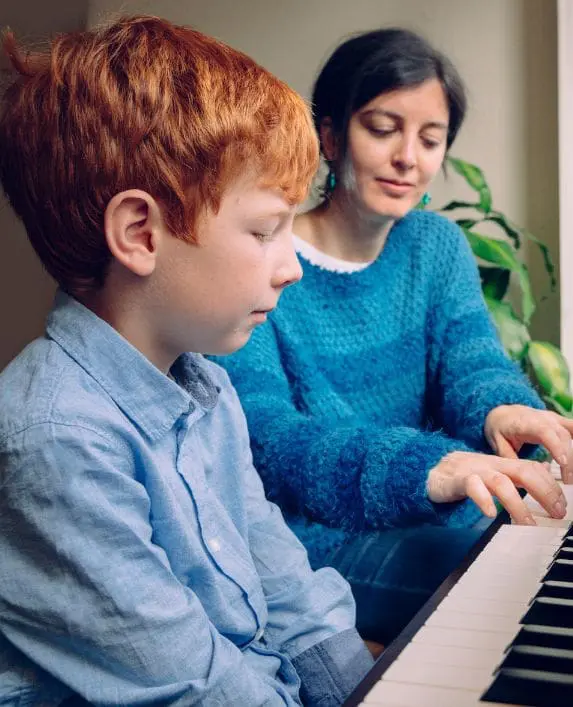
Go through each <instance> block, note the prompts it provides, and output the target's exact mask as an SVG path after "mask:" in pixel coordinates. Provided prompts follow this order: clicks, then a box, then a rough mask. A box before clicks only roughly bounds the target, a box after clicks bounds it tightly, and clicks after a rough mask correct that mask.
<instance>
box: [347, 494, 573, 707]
mask: <svg viewBox="0 0 573 707" xmlns="http://www.w3.org/2000/svg"><path fill="white" fill-rule="evenodd" d="M563 491H564V493H565V496H566V498H567V502H568V508H567V516H566V517H565V518H564V519H562V520H555V519H553V518H550V517H549V515H548V514H547V513H546V511H544V509H543V508H542V507H541V506H540V505H539V504H538V503H537V502H535V501H534V500H533V499H532V498H531V497H529V496H527V497H526V498H525V501H526V503H527V504H528V505H529V506H530V508H531V511H532V513H533V515H534V517H535V519H536V521H537V523H538V526H537V527H534V526H518V525H502V524H496V525H492V526H491V527H490V529H488V531H486V535H487V536H490V539H489V542H488V539H487V538H486V537H484V543H487V544H485V545H484V546H483V549H481V552H479V550H477V552H479V554H478V555H477V557H476V558H475V560H474V561H473V562H472V563H471V564H469V565H468V567H467V569H466V570H465V572H464V571H463V570H462V571H461V572H460V573H459V574H460V576H459V578H458V577H454V578H453V579H450V581H449V582H446V583H445V585H446V586H447V585H448V584H449V585H450V586H451V588H450V590H449V591H447V593H446V594H445V595H442V596H444V598H443V599H441V600H440V598H438V599H434V604H435V606H433V607H429V608H427V609H426V611H424V609H422V611H421V612H420V614H425V615H426V620H425V623H423V625H421V620H420V618H419V616H420V615H418V617H415V618H414V619H413V620H412V623H411V624H410V625H409V626H408V627H407V628H406V629H405V631H404V632H403V633H402V634H401V635H400V636H399V637H398V638H397V639H396V641H394V643H392V644H391V645H390V646H389V647H388V649H387V650H386V651H385V652H384V653H383V654H382V656H381V658H380V659H379V660H378V661H377V663H376V664H375V665H374V667H373V668H372V670H371V671H370V673H369V674H368V675H367V676H366V678H365V679H364V681H363V683H362V684H361V685H359V686H358V688H357V689H356V690H355V691H354V693H353V694H352V695H351V696H350V697H349V699H348V700H347V701H346V703H345V706H347V707H357V706H360V707H373V706H375V705H380V706H383V707H488V706H489V707H493V706H494V705H495V706H497V707H501V706H502V705H504V706H505V707H507V705H513V706H514V707H524V706H526V705H527V706H530V705H531V706H533V707H549V706H551V707H569V706H571V705H573V524H572V521H573V485H569V486H563ZM442 590H443V587H442ZM437 594H439V592H438V593H437ZM435 596H436V595H435ZM431 602H432V600H430V602H428V604H430V603H431ZM432 609H433V611H432ZM422 620H423V617H422ZM412 624H417V625H416V626H414V628H413V629H412ZM418 626H421V627H420V628H418ZM404 634H406V635H405V636H404ZM408 634H409V635H408ZM401 639H402V640H401ZM408 639H409V640H408ZM404 640H406V641H408V642H407V643H406V645H405V647H403V648H402V646H403V644H404ZM395 644H396V645H397V646H398V647H396V646H395ZM387 654H388V655H387ZM374 674H376V678H377V677H380V675H382V677H381V679H379V680H378V681H377V682H375V680H376V678H375V677H373V676H374Z"/></svg>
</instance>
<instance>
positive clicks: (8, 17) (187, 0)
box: [0, 0, 559, 368]
mask: <svg viewBox="0 0 573 707" xmlns="http://www.w3.org/2000/svg"><path fill="white" fill-rule="evenodd" d="M0 3H3V4H4V5H6V7H4V6H3V5H2V4H0V24H6V23H10V24H12V25H13V26H14V27H15V28H16V29H19V28H22V30H23V31H25V32H27V33H30V34H33V35H34V34H45V33H47V32H50V31H53V30H62V29H67V28H69V27H74V26H77V25H79V24H81V23H82V21H83V17H84V10H85V8H86V4H87V6H88V10H87V21H88V24H93V23H94V22H98V21H99V20H100V19H103V18H107V17H108V16H109V14H110V13H117V12H126V13H131V12H149V13H154V14H158V15H162V16H164V17H168V18H169V19H172V20H174V21H176V22H182V23H188V24H193V25H195V26H196V27H198V28H199V29H202V30H203V31H205V32H209V33H211V34H214V35H216V36H218V37H220V38H221V39H223V40H225V41H227V42H229V43H230V44H232V45H233V46H236V47H238V48H240V49H243V50H244V51H246V52H247V53H249V54H251V55H252V56H254V57H255V58H256V59H257V60H258V61H259V62H261V63H262V64H264V65H265V66H267V67H268V68H269V69H271V70H272V71H274V72H275V73H277V74H278V75H279V76H281V77H282V78H283V79H284V80H286V81H287V82H289V83H290V84H291V85H293V86H294V87H295V88H297V89H298V90H299V91H301V92H302V93H304V94H305V95H308V93H309V90H310V86H311V84H312V80H313V77H314V75H315V73H316V70H317V68H318V66H319V64H320V63H321V62H322V61H323V60H324V58H325V57H326V56H327V55H328V53H329V52H330V50H331V49H332V48H333V47H334V46H335V45H336V43H337V42H338V40H339V38H340V37H342V36H344V35H346V34H349V33H351V32H354V31H357V30H366V29H370V28H374V27H379V26H383V25H390V24H396V25H402V26H407V27H411V28H413V29H415V30H418V31H421V32H423V33H424V34H425V35H426V36H427V37H428V38H429V39H430V40H431V41H433V42H434V43H436V44H437V45H438V46H439V47H441V48H442V49H443V50H444V51H445V52H446V53H447V54H449V55H450V57H451V58H452V59H453V60H454V62H455V63H456V64H457V66H458V68H459V70H460V72H461V73H462V75H463V76H464V78H465V80H466V82H467V84H468V87H469V91H470V102H471V108H470V113H469V116H468V119H467V122H466V124H465V125H464V128H463V130H462V132H461V134H460V137H459V140H458V142H457V143H456V145H455V146H454V150H453V153H454V154H455V155H458V156H460V157H463V158H464V159H467V160H469V161H474V162H476V163H477V164H479V165H480V166H481V167H482V168H483V169H484V171H485V172H486V175H487V177H488V180H489V182H490V184H491V187H492V192H493V195H494V204H495V206H496V207H497V208H499V209H501V210H503V211H505V212H506V213H507V215H508V216H510V217H512V218H513V219H514V220H515V221H516V222H518V223H520V224H522V225H525V226H527V227H528V228H529V229H531V230H532V231H534V232H535V233H536V234H537V235H538V236H539V237H541V238H542V239H543V240H545V241H546V242H547V243H548V244H549V245H550V247H551V249H552V252H553V255H554V258H555V260H556V261H557V260H558V232H557V226H558V224H557V219H558V214H557V206H558V203H557V137H556V124H557V117H556V114H557V107H556V103H557V97H556V91H557V89H556V8H555V0H431V2H428V1H427V0H288V2H279V1H278V0H240V1H239V0H123V1H122V2H120V1H119V0H75V1H74V0H70V2H69V4H66V3H64V2H63V0H59V2H58V0H53V2H51V3H44V2H42V1H41V0H38V2H37V3H33V2H31V1H30V0H20V1H19V2H15V1H14V0H0ZM33 5H34V8H33V9H32V6H33ZM454 196H455V197H457V198H459V197H462V198H465V197H466V196H469V194H467V193H466V192H465V191H464V189H463V187H462V185H461V183H460V182H459V181H458V180H457V179H456V177H455V176H452V177H451V178H450V179H449V182H447V183H440V184H437V185H436V186H435V189H434V201H433V205H439V204H441V203H443V202H445V200H446V199H449V198H452V197H454ZM0 229H1V232H2V235H3V236H4V248H3V249H2V259H1V262H0V322H1V324H2V329H1V332H2V334H0V368H1V367H2V365H3V363H5V362H6V361H7V360H8V358H9V357H10V356H11V355H13V353H14V352H15V351H16V350H17V349H18V348H20V347H21V345H22V344H23V343H24V342H25V341H27V340H28V339H29V338H31V337H32V336H34V335H35V334H36V333H37V331H39V328H40V326H41V322H42V319H43V316H44V313H45V311H46V308H47V306H49V302H50V299H51V285H50V283H49V280H48V278H47V277H46V276H45V275H44V274H43V273H42V271H41V269H40V268H39V267H38V266H37V265H36V263H35V261H34V260H33V257H32V256H31V253H30V249H29V246H28V245H27V243H26V242H25V239H24V237H23V233H22V231H21V228H20V227H18V226H16V224H15V222H14V220H13V219H12V217H11V216H10V215H8V214H7V213H6V211H5V209H2V208H0ZM529 261H530V265H531V270H532V275H533V279H534V282H535V283H537V284H539V283H541V282H542V281H543V278H542V269H541V261H540V259H539V258H538V257H537V254H536V253H535V252H532V253H531V254H530V255H529ZM534 334H535V335H536V336H539V337H542V338H548V339H550V340H552V341H558V337H559V300H558V297H557V296H555V295H553V296H552V297H550V298H549V299H548V300H547V301H546V302H544V303H543V304H542V305H541V306H540V309H539V312H538V314H537V316H536V318H535V320H534Z"/></svg>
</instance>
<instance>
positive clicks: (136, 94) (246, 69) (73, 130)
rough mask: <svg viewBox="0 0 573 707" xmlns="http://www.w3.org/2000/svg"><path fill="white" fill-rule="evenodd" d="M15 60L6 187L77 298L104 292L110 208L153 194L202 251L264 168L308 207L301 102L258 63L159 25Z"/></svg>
mask: <svg viewBox="0 0 573 707" xmlns="http://www.w3.org/2000/svg"><path fill="white" fill-rule="evenodd" d="M4 49H5V51H6V53H7V54H8V56H9V57H10V59H11V61H12V65H13V66H14V68H15V69H16V70H17V71H18V73H19V74H20V76H19V77H18V78H17V79H16V81H15V82H14V83H13V84H12V85H11V86H9V88H8V89H7V91H6V92H5V94H4V97H3V102H2V105H1V113H0V179H1V181H2V184H3V186H4V190H5V192H6V194H7V196H8V198H9V200H10V202H11V204H12V206H13V208H14V210H15V211H16V213H17V214H18V215H19V216H20V218H21V219H22V221H23V222H24V225H25V226H26V230H27V232H28V235H29V238H30V240H31V242H32V245H33V246H34V248H35V250H36V251H37V253H38V255H39V256H40V258H41V260H42V262H43V263H44V266H45V267H46V269H47V270H48V272H49V273H50V274H51V275H52V276H53V277H54V278H55V280H56V281H57V282H58V283H59V284H60V286H61V287H63V288H64V289H65V290H66V291H68V292H69V293H71V294H80V293H82V292H87V291H89V290H91V289H93V288H95V287H99V286H101V285H102V284H103V282H104V278H105V273H106V269H107V265H108V263H109V260H110V257H111V256H110V253H109V251H108V248H107V245H106V242H105V238H104V233H103V216H104V212H105V209H106V206H107V204H108V203H109V201H110V199H111V198H112V197H113V196H114V195H115V194H117V193H119V192H121V191H124V190H126V189H131V188H137V189H143V190H145V191H147V192H149V194H151V195H152V196H153V197H155V198H156V199H157V200H158V201H159V202H160V203H161V204H162V206H163V207H164V209H163V210H164V216H165V219H166V223H167V226H168V227H169V228H170V230H171V231H172V232H173V233H174V235H176V236H177V237H179V238H182V239H186V240H193V238H194V234H193V230H194V226H195V223H196V219H197V216H198V214H199V211H200V210H201V209H202V208H203V207H205V206H207V207H210V208H211V209H213V210H217V208H218V206H219V203H220V199H221V196H222V194H223V191H224V189H225V188H226V186H228V184H229V182H230V181H231V180H232V179H233V178H234V177H236V176H238V174H239V172H241V171H243V170H245V168H248V167H250V168H254V169H255V170H256V173H258V174H260V176H261V184H263V185H264V186H268V187H273V188H278V189H280V190H282V192H283V193H284V195H285V196H286V198H287V200H288V201H289V202H291V203H297V202H300V201H302V200H303V199H304V196H305V194H306V193H307V190H308V186H309V184H310V181H311V179H312V176H313V174H314V172H315V170H316V167H317V162H318V149H317V141H316V137H315V134H314V130H313V127H312V121H311V118H310V115H309V112H308V109H307V107H306V105H305V103H304V101H303V100H302V99H301V97H300V96H299V95H298V94H297V93H295V91H293V90H292V89H291V88H289V87H288V86H287V85H286V84H284V83H283V82H282V81H280V80H279V79H277V78H276V77H274V76H273V75H272V74H271V73H269V72H268V71H266V70H265V69H263V68H262V67H260V66H259V65H258V64H256V63H255V62H254V61H253V60H252V59H250V58H249V57H247V56H246V55H244V54H242V53H241V52H238V51H236V50H234V49H232V48H231V47H228V46H227V45H225V44H223V43H221V42H219V41H217V40H215V39H213V38H211V37H207V36H205V35H204V34H202V33H200V32H197V31H195V30H193V29H191V28H189V27H181V26H176V25H173V24H171V23H169V22H167V21H165V20H162V19H159V18H156V17H145V16H139V17H131V18H123V19H121V20H119V21H117V22H114V23H113V24H112V25H110V26H108V27H104V28H101V29H96V30H94V31H86V32H80V33H75V34H64V35H61V36H58V37H57V38H55V39H54V40H53V41H52V43H51V48H50V51H49V52H47V53H46V54H28V55H23V54H22V53H21V52H20V51H19V49H18V47H17V46H16V42H15V40H14V37H13V35H12V34H11V33H9V32H8V33H6V34H5V36H4Z"/></svg>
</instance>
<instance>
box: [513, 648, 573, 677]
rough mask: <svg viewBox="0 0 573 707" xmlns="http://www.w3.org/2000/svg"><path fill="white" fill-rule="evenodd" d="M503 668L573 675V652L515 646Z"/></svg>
mask: <svg viewBox="0 0 573 707" xmlns="http://www.w3.org/2000/svg"><path fill="white" fill-rule="evenodd" d="M502 668H527V669H531V670H543V671H545V672H549V673H561V674H563V675H573V651H569V650H563V649H560V648H544V647H541V646H513V647H512V648H510V649H509V651H508V652H507V653H506V655H505V657H504V659H503V661H502V663H501V665H500V669H502Z"/></svg>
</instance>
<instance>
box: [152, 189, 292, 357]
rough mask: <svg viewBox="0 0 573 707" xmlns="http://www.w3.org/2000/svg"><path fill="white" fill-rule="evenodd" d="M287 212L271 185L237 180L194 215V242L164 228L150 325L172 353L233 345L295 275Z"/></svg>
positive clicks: (245, 337) (262, 318)
mask: <svg viewBox="0 0 573 707" xmlns="http://www.w3.org/2000/svg"><path fill="white" fill-rule="evenodd" d="M294 213H295V207H294V206H290V205H289V204H288V203H287V202H286V201H284V199H283V198H282V197H281V196H280V195H279V193H278V192H275V191H271V190H269V189H261V188H260V187H258V186H256V184H255V183H254V182H252V181H248V180H240V181H237V182H235V183H234V184H233V185H232V186H231V187H229V188H228V189H227V191H226V192H225V193H224V196H223V199H222V201H221V206H220V209H219V211H218V213H217V214H214V213H212V212H208V213H207V214H205V215H204V216H202V217H200V219H199V221H198V223H197V226H196V231H197V243H196V244H190V243H186V242H183V241H181V240H179V239H177V238H174V237H173V236H171V235H166V237H165V238H163V239H162V246H161V254H160V257H159V258H158V261H157V270H156V273H155V277H156V284H157V285H158V286H159V287H160V288H161V291H162V295H163V296H162V297H161V298H160V299H161V300H162V306H161V313H160V316H159V317H158V318H157V319H158V321H156V327H157V328H159V330H160V336H161V339H162V340H163V342H164V344H167V342H169V348H171V347H173V348H174V349H175V350H174V351H173V353H174V354H175V355H176V356H177V355H179V353H182V352H183V351H195V352H199V353H213V354H215V353H216V354H226V353H231V352H233V351H235V350H236V349H238V348H240V347H241V346H243V345H244V344H246V342H247V341H248V339H249V337H250V335H251V332H252V331H253V329H254V327H255V326H257V325H258V324H261V323H263V322H264V321H265V320H266V317H267V313H268V312H269V311H270V310H272V309H273V308H274V307H275V306H276V304H277V302H278V299H279V297H280V294H281V292H282V290H283V289H284V288H285V287H286V286H288V285H290V284H292V283H293V282H296V281H298V280H299V279H300V278H301V275H302V271H301V267H300V264H299V262H298V259H297V257H296V253H295V251H294V247H293V242H292V223H293V218H294ZM156 314H159V312H157V313H156Z"/></svg>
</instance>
